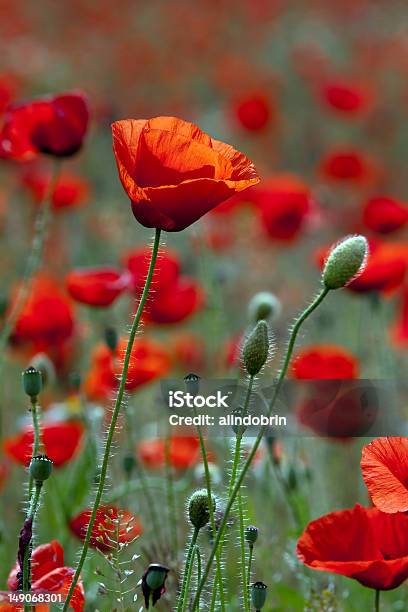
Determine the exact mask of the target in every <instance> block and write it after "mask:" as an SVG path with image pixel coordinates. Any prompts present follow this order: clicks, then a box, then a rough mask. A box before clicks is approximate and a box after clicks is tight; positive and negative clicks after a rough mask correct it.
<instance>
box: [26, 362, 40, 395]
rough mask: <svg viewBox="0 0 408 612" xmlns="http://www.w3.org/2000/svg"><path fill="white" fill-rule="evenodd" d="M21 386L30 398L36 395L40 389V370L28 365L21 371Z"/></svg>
mask: <svg viewBox="0 0 408 612" xmlns="http://www.w3.org/2000/svg"><path fill="white" fill-rule="evenodd" d="M23 388H24V392H25V393H26V394H27V395H28V396H29V397H31V398H34V397H38V395H39V393H40V391H41V389H42V380H41V372H39V371H38V370H37V369H36V368H34V367H33V366H29V367H28V368H27V369H26V370H24V372H23Z"/></svg>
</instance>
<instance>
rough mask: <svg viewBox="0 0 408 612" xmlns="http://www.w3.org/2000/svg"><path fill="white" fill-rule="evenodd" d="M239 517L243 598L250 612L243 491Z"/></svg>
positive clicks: (239, 500)
mask: <svg viewBox="0 0 408 612" xmlns="http://www.w3.org/2000/svg"><path fill="white" fill-rule="evenodd" d="M238 517H239V544H240V548H241V580H242V598H243V601H244V610H245V612H250V607H249V601H248V592H247V584H248V576H247V573H246V570H247V568H246V550H245V533H244V530H245V525H244V510H243V506H242V494H241V491H240V492H239V493H238Z"/></svg>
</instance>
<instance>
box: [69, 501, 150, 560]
mask: <svg viewBox="0 0 408 612" xmlns="http://www.w3.org/2000/svg"><path fill="white" fill-rule="evenodd" d="M90 516H91V510H90V509H87V510H83V511H82V512H80V513H79V514H77V515H76V516H75V517H74V518H72V519H71V520H70V522H69V527H70V529H71V531H72V533H74V534H75V535H76V536H77V537H78V538H79V539H80V540H83V539H84V538H85V535H86V530H87V527H88V525H89V519H90ZM141 533H142V527H141V524H140V522H139V520H138V519H137V518H136V517H135V516H134V515H133V514H132V513H131V512H130V511H129V510H121V509H119V508H116V507H115V506H99V508H98V510H97V513H96V518H95V522H94V525H93V528H92V532H91V538H90V541H89V543H90V545H91V546H93V547H94V548H98V549H99V550H101V551H102V552H109V551H110V550H112V549H113V548H115V547H116V546H117V544H125V543H126V542H132V541H133V540H134V539H135V538H136V537H137V536H138V535H140V534H141Z"/></svg>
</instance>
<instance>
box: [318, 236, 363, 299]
mask: <svg viewBox="0 0 408 612" xmlns="http://www.w3.org/2000/svg"><path fill="white" fill-rule="evenodd" d="M367 253H368V243H367V239H366V238H364V236H349V237H348V238H345V239H344V240H342V241H341V242H339V243H338V244H337V245H336V246H335V247H334V248H333V249H332V250H331V252H330V254H329V256H328V258H327V259H326V263H325V264H324V268H323V275H322V279H323V283H324V285H325V287H326V288H327V289H340V288H341V287H344V286H345V285H347V283H349V282H350V281H351V280H353V278H354V277H355V276H356V275H358V274H359V273H360V272H362V271H363V269H364V266H365V262H366V259H367Z"/></svg>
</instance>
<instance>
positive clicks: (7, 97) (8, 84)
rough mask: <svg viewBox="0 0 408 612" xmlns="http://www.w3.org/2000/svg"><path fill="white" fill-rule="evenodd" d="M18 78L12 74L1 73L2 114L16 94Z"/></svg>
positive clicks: (0, 113)
mask: <svg viewBox="0 0 408 612" xmlns="http://www.w3.org/2000/svg"><path fill="white" fill-rule="evenodd" d="M16 90H17V79H16V78H15V77H14V76H13V75H11V74H1V75H0V115H2V114H3V113H4V111H5V110H6V108H7V107H8V105H9V104H10V102H11V101H12V100H13V98H14V97H15V95H16Z"/></svg>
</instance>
